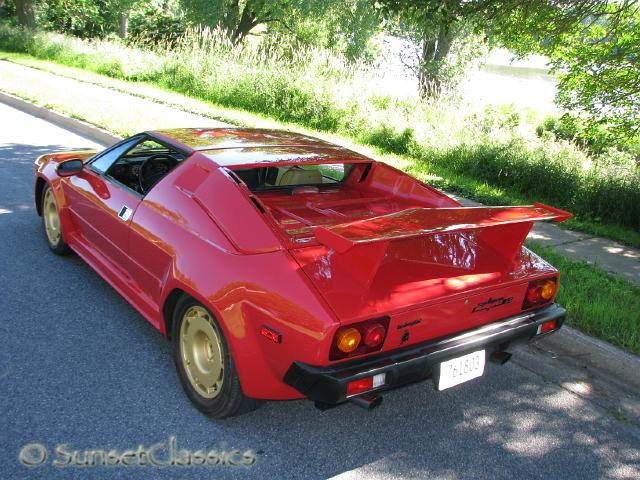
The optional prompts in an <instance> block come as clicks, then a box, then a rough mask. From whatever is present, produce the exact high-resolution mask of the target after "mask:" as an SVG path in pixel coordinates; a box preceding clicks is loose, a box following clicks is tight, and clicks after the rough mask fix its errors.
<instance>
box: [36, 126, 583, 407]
mask: <svg viewBox="0 0 640 480" xmlns="http://www.w3.org/2000/svg"><path fill="white" fill-rule="evenodd" d="M35 172H36V178H35V202H36V206H37V211H38V213H39V214H40V215H42V218H43V224H44V230H45V233H46V238H47V240H48V243H49V247H50V248H51V250H52V251H53V252H54V253H56V254H65V253H68V252H70V251H71V250H72V251H74V252H76V253H77V254H78V255H79V256H80V257H82V258H83V259H84V260H85V261H86V262H87V263H88V264H89V265H91V267H93V269H95V270H96V271H97V272H98V273H99V274H100V275H101V276H102V277H103V278H104V279H105V280H106V281H107V282H108V283H109V284H110V285H112V286H113V288H115V289H116V290H117V291H118V292H119V293H120V294H121V295H122V296H123V297H124V298H125V299H126V300H127V301H128V302H130V303H131V305H133V306H134V307H135V308H136V309H137V310H138V311H139V312H140V313H141V314H142V315H143V316H144V317H145V318H146V319H147V320H148V321H149V322H150V323H151V324H152V325H153V326H154V327H155V328H157V329H158V330H159V331H160V332H161V333H162V334H163V335H166V336H167V337H168V338H169V339H171V341H172V342H173V350H174V353H175V363H176V368H177V371H178V375H179V377H180V380H181V382H182V385H183V387H184V390H185V392H186V394H187V395H188V397H189V398H190V399H191V400H192V402H193V403H194V404H195V406H196V407H197V408H198V409H200V410H202V411H203V412H206V413H208V414H210V415H212V416H214V417H216V418H222V417H227V416H232V415H237V414H240V413H242V412H246V411H248V410H251V409H253V408H255V407H256V406H258V405H259V404H260V403H261V401H262V400H273V399H296V398H305V397H306V398H309V399H311V400H313V401H315V403H316V405H317V406H318V407H319V408H327V407H331V406H334V405H338V404H340V403H343V402H346V401H352V402H355V403H357V404H359V405H361V406H364V407H367V408H372V407H374V406H377V405H378V404H379V403H380V401H381V397H380V393H381V392H382V391H384V390H388V389H391V388H395V387H398V386H401V385H404V384H407V383H411V382H415V381H418V380H423V379H427V378H433V379H434V381H435V385H436V388H438V389H440V390H441V389H445V388H449V387H452V386H454V385H457V384H460V383H462V382H465V381H467V380H470V379H473V378H476V377H479V376H481V375H482V374H483V372H484V370H485V362H486V361H487V360H491V361H494V362H498V363H504V362H505V361H507V360H508V359H509V357H510V354H509V353H507V352H506V349H507V348H508V347H509V345H511V344H513V343H515V342H519V341H528V340H531V339H532V338H534V337H537V336H540V335H545V334H548V333H550V332H554V331H556V330H558V329H559V328H560V326H561V325H562V322H563V320H564V316H565V310H564V309H563V308H561V307H560V306H558V305H556V304H554V303H553V301H554V297H555V293H556V290H557V287H558V272H557V270H556V269H555V268H553V267H552V266H551V265H549V264H548V263H547V262H545V261H544V260H543V259H541V258H540V257H538V256H537V255H535V254H534V253H532V252H531V251H529V250H528V249H526V248H525V247H523V245H522V244H523V241H524V239H525V237H526V236H527V233H528V232H529V230H530V228H531V226H532V223H533V222H534V221H537V220H554V221H557V222H559V221H563V220H566V219H567V218H569V217H570V216H571V215H570V214H569V213H567V212H564V211H562V210H558V209H555V208H552V207H549V206H545V205H541V204H535V205H533V206H519V207H472V208H464V207H461V206H460V204H458V203H457V202H456V201H454V200H453V199H451V198H449V197H448V196H447V195H445V194H443V193H441V192H439V191H438V190H436V189H434V188H432V187H430V186H429V185H426V184H424V183H422V182H420V181H418V180H416V179H414V178H412V177H410V176H408V175H407V174H405V173H403V172H401V171H399V170H397V169H395V168H393V167H391V166H389V165H387V164H385V163H380V162H377V161H375V160H372V159H370V158H367V157H364V156H362V155H360V154H358V153H355V152H353V151H350V150H347V149H345V148H342V147H339V146H337V145H333V144H330V143H327V142H324V141H322V140H319V139H316V138H312V137H308V136H304V135H300V134H295V133H290V132H285V131H273V130H256V129H236V128H229V129H175V130H164V131H154V132H146V133H141V134H139V135H135V136H133V137H131V138H127V139H126V140H123V141H122V142H120V143H118V144H116V145H114V146H112V147H109V148H107V149H106V150H104V151H102V152H99V153H97V152H95V151H76V152H65V153H54V154H50V155H44V156H41V157H40V158H38V159H37V160H36V162H35Z"/></svg>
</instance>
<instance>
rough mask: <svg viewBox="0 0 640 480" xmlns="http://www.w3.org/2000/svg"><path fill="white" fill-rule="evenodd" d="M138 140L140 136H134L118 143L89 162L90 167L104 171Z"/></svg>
mask: <svg viewBox="0 0 640 480" xmlns="http://www.w3.org/2000/svg"><path fill="white" fill-rule="evenodd" d="M139 141H140V138H134V139H131V140H129V141H126V142H124V143H121V144H118V145H116V146H115V147H113V148H112V149H111V150H107V151H106V152H104V153H102V154H101V155H100V156H99V157H98V158H96V159H95V160H94V161H92V162H91V168H92V169H94V170H95V171H97V172H100V173H104V172H106V171H107V170H109V167H111V165H113V163H114V162H115V161H116V160H118V158H120V157H121V156H122V155H124V154H125V153H126V152H127V150H129V149H130V148H131V147H132V146H133V145H135V144H136V143H137V142H139Z"/></svg>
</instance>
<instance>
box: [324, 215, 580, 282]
mask: <svg viewBox="0 0 640 480" xmlns="http://www.w3.org/2000/svg"><path fill="white" fill-rule="evenodd" d="M571 216H572V215H571V214H570V213H569V212H565V211H564V210H560V209H557V208H554V207H550V206H548V205H543V204H541V203H534V204H533V205H528V206H521V207H453V208H409V209H407V210H402V211H400V212H396V213H391V214H388V215H381V216H378V217H373V218H368V219H365V220H357V221H354V222H348V223H341V224H338V225H328V226H318V227H315V228H314V232H315V236H316V239H317V240H318V242H320V243H321V244H323V245H325V246H326V247H328V248H330V249H332V250H334V251H335V253H336V255H334V256H333V264H334V266H335V267H336V268H338V269H340V270H343V271H345V272H347V273H348V274H349V275H350V276H351V277H352V278H353V279H354V280H356V281H358V282H359V283H360V284H362V285H364V286H367V285H370V284H371V282H372V281H373V277H374V276H375V273H376V272H377V270H378V268H379V266H380V264H381V262H382V259H383V258H384V255H385V252H386V251H387V248H388V246H389V243H390V242H392V241H395V240H401V239H407V238H412V237H421V236H432V235H438V234H445V233H453V232H461V231H468V230H476V231H478V237H477V238H478V241H480V242H482V243H483V244H484V245H486V246H488V247H490V248H492V249H493V250H494V251H495V252H496V253H497V254H499V255H500V256H502V257H503V258H504V259H505V260H506V261H508V262H511V261H513V259H514V258H515V256H516V255H517V253H518V252H519V251H520V249H521V247H522V244H523V243H524V240H525V238H526V237H527V235H528V234H529V231H530V230H531V227H532V226H533V222H535V221H539V220H553V221H555V222H564V221H565V220H568V219H569V218H571Z"/></svg>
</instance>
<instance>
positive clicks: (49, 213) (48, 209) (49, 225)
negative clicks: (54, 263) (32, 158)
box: [41, 184, 71, 255]
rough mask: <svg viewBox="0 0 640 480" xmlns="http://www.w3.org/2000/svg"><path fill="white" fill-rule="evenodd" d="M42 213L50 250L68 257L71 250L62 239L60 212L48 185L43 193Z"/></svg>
mask: <svg viewBox="0 0 640 480" xmlns="http://www.w3.org/2000/svg"><path fill="white" fill-rule="evenodd" d="M41 212H42V224H43V226H44V233H45V235H46V237H47V244H48V245H49V248H50V249H51V251H52V252H53V253H55V254H56V255H68V254H69V253H70V252H71V250H70V249H69V246H68V245H67V244H66V243H65V242H64V240H63V238H62V224H61V222H60V212H59V211H58V205H57V204H56V197H55V195H54V194H53V190H51V187H50V186H49V185H48V184H47V185H45V187H44V190H43V192H42V205H41Z"/></svg>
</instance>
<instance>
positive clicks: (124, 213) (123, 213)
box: [118, 205, 133, 222]
mask: <svg viewBox="0 0 640 480" xmlns="http://www.w3.org/2000/svg"><path fill="white" fill-rule="evenodd" d="M132 214H133V210H131V209H130V208H129V207H127V206H126V205H123V206H122V208H121V209H120V211H119V212H118V217H120V219H121V220H124V221H125V222H126V221H127V220H129V219H130V218H131V215H132Z"/></svg>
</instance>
